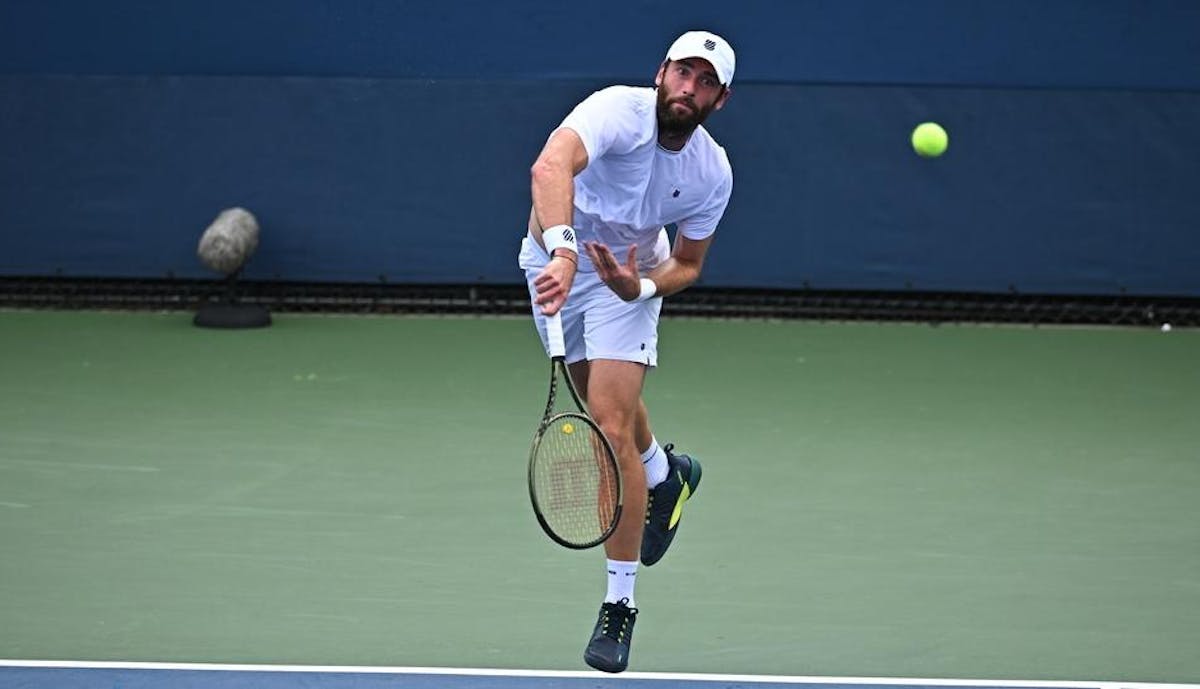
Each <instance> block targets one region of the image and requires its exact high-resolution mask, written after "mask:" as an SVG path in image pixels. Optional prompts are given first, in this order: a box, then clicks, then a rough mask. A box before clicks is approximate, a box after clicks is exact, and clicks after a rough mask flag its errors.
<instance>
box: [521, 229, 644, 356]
mask: <svg viewBox="0 0 1200 689" xmlns="http://www.w3.org/2000/svg"><path fill="white" fill-rule="evenodd" d="M548 260H549V257H548V256H547V255H546V251H545V249H543V248H542V246H541V245H540V244H538V243H537V242H535V241H534V240H532V239H530V238H529V237H528V236H526V237H525V240H524V241H523V242H522V244H521V257H520V264H521V268H523V269H524V270H525V282H526V283H527V284H528V286H529V296H530V299H531V301H532V300H533V299H534V298H535V297H536V295H537V290H536V289H535V288H534V286H533V281H534V279H536V278H537V276H538V274H540V273H541V272H542V268H544V267H545V265H546V263H547V261H548ZM589 267H590V266H589ZM661 311H662V297H655V298H653V299H647V300H646V301H640V302H628V301H625V300H623V299H621V298H620V297H618V296H617V295H616V293H615V292H613V291H612V290H611V289H609V287H608V285H606V284H604V283H603V282H602V281H601V280H600V277H599V275H598V274H597V273H596V272H595V271H594V270H583V269H580V270H579V271H577V272H576V273H575V282H574V283H573V284H572V285H571V293H570V294H569V295H568V296H567V303H566V305H564V306H563V308H562V311H561V313H562V324H563V339H564V340H565V344H566V346H567V363H569V364H570V363H575V362H576V361H583V360H584V359H586V360H588V361H591V360H593V359H615V360H617V361H633V362H635V363H639V364H645V365H646V366H650V367H654V366H657V365H658V316H659V313H660V312H661ZM533 322H534V325H536V326H537V331H538V335H539V336H541V338H542V347H543V348H545V349H546V355H547V356H549V354H550V350H549V346H548V345H547V343H546V319H545V317H544V316H542V310H541V308H539V307H538V305H537V304H536V303H534V304H533Z"/></svg>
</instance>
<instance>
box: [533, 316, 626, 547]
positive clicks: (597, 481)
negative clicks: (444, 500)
mask: <svg viewBox="0 0 1200 689" xmlns="http://www.w3.org/2000/svg"><path fill="white" fill-rule="evenodd" d="M546 334H547V339H548V341H549V344H550V396H549V399H547V400H546V411H545V413H544V414H543V415H542V422H541V423H540V424H538V427H537V432H536V433H535V434H534V436H533V447H532V448H531V449H530V451H529V500H530V502H532V503H533V513H534V514H535V515H536V516H537V520H538V524H541V526H542V530H543V531H545V532H546V535H547V536H549V537H550V538H551V539H552V540H553V541H554V542H555V543H558V544H559V545H563V546H566V547H568V548H573V549H576V550H582V549H584V548H591V547H592V546H595V545H599V544H601V543H603V542H604V541H605V540H606V539H607V538H608V537H609V536H611V535H612V533H613V531H615V530H616V528H617V521H618V520H619V519H620V518H621V471H620V469H619V468H618V466H617V457H616V454H615V453H614V452H613V449H612V445H611V444H610V443H609V442H608V438H606V437H604V433H602V432H601V431H600V427H599V426H597V425H596V422H595V421H593V420H592V417H591V416H589V415H588V413H587V407H586V406H585V405H584V404H583V402H582V401H580V399H579V393H578V392H577V391H576V390H575V383H574V382H572V381H571V374H570V372H569V371H568V370H567V360H566V347H565V346H564V344H563V331H562V319H561V317H560V316H559V314H554V315H553V316H547V317H546ZM560 377H561V378H562V380H563V382H565V383H566V385H567V390H569V391H570V393H571V398H572V399H573V400H574V401H575V407H576V410H573V411H560V412H557V413H556V412H555V407H554V405H555V400H556V398H557V394H558V379H559V378H560Z"/></svg>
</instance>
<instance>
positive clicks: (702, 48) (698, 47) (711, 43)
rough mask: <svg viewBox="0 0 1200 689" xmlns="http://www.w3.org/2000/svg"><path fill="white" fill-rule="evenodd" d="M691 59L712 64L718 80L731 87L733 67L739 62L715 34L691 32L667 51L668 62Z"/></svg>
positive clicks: (722, 39) (726, 44)
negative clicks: (703, 60) (699, 59)
mask: <svg viewBox="0 0 1200 689" xmlns="http://www.w3.org/2000/svg"><path fill="white" fill-rule="evenodd" d="M689 57H700V58H704V59H705V60H708V61H709V62H711V63H712V66H713V68H714V69H716V70H717V79H718V80H720V82H721V83H722V84H723V85H725V86H729V83H730V82H731V81H733V67H734V64H735V63H736V62H737V60H736V59H735V58H734V56H733V48H732V47H731V46H730V45H729V43H728V42H727V41H726V40H725V39H724V38H721V37H720V36H718V35H716V34H715V33H711V32H708V31H689V32H687V33H685V34H684V35H682V36H680V37H679V38H677V39H675V42H674V43H672V44H671V48H670V50H668V51H667V59H668V60H672V61H674V60H686V59H687V58H689Z"/></svg>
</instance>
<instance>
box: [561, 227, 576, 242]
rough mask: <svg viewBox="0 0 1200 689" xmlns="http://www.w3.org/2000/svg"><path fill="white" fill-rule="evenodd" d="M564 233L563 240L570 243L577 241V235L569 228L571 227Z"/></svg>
mask: <svg viewBox="0 0 1200 689" xmlns="http://www.w3.org/2000/svg"><path fill="white" fill-rule="evenodd" d="M562 233H563V239H565V240H567V241H568V242H573V241H575V233H574V232H572V231H571V228H569V227H565V228H563V231H562Z"/></svg>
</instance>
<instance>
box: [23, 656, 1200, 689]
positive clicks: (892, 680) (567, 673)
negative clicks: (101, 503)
mask: <svg viewBox="0 0 1200 689" xmlns="http://www.w3.org/2000/svg"><path fill="white" fill-rule="evenodd" d="M6 667H9V668H30V669H37V668H42V669H64V670H176V671H200V672H276V673H312V674H318V673H337V674H363V675H384V674H388V675H456V676H463V677H535V678H576V679H588V678H593V679H594V678H597V677H614V675H609V674H605V673H602V672H596V671H588V670H514V669H503V668H453V667H388V666H375V665H368V666H360V665H270V664H239V663H171V662H139V661H88V660H16V659H0V668H6ZM617 676H619V677H622V678H627V679H649V680H667V681H675V682H742V683H759V684H841V685H895V686H915V685H925V686H945V687H1023V688H1028V689H1082V688H1088V689H1200V684H1174V683H1158V682H1113V681H1069V680H1008V679H1006V680H988V679H944V678H920V677H822V676H805V675H725V674H703V673H687V672H684V673H680V672H624V673H621V674H620V675H617Z"/></svg>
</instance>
